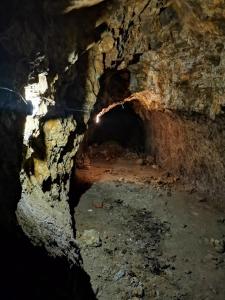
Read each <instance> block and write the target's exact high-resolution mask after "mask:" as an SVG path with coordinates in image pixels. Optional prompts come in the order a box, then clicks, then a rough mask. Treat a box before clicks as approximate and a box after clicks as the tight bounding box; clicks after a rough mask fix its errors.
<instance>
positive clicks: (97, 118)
mask: <svg viewBox="0 0 225 300" xmlns="http://www.w3.org/2000/svg"><path fill="white" fill-rule="evenodd" d="M95 122H96V123H97V124H98V123H99V122H100V116H99V115H97V116H96V119H95Z"/></svg>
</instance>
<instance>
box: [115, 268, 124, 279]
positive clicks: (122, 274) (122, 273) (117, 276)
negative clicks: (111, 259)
mask: <svg viewBox="0 0 225 300" xmlns="http://www.w3.org/2000/svg"><path fill="white" fill-rule="evenodd" d="M125 275H126V272H125V270H120V271H119V272H117V273H116V274H115V275H114V277H113V280H114V281H118V280H120V279H121V278H123V277H124V276H125Z"/></svg>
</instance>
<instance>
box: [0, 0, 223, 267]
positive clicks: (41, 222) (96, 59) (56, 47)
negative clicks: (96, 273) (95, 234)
mask: <svg viewBox="0 0 225 300" xmlns="http://www.w3.org/2000/svg"><path fill="white" fill-rule="evenodd" d="M81 8H82V9H81ZM224 8H225V7H224V1H220V0H217V1H205V0H204V1H203V0H196V1H191V0H190V1H189V0H185V1H179V0H173V1H166V0H164V1H163V0H161V1H159V0H144V1H143V0H138V1H134V0H121V1H106V0H105V1H101V0H90V1H87V0H83V1H81V0H71V1H69V0H67V1H66V0H64V1H59V0H58V1H54V3H53V1H50V0H45V1H29V3H27V2H26V1H25V0H22V1H17V0H14V1H11V3H10V4H9V3H6V1H4V4H3V10H2V11H3V13H2V16H1V18H0V20H1V21H0V37H1V39H0V70H1V72H0V83H1V85H3V86H7V87H10V88H12V89H14V90H17V91H19V92H20V93H24V92H23V91H24V88H25V87H29V86H31V85H32V84H37V87H38V90H37V93H36V94H35V95H34V93H30V95H31V98H32V99H28V100H31V101H32V102H33V105H34V106H35V105H36V106H35V113H34V114H33V116H31V117H27V123H26V125H25V137H24V149H25V151H24V153H23V156H24V157H23V166H22V169H21V174H20V179H21V185H22V196H21V200H20V202H19V204H18V209H17V219H18V222H19V224H20V225H21V227H22V228H23V230H24V232H25V233H26V235H28V236H29V238H30V239H31V241H32V242H33V243H34V244H38V245H43V246H45V248H46V249H47V250H48V252H49V253H50V254H52V255H54V256H63V255H65V256H66V257H67V258H68V259H69V260H70V261H73V262H75V261H78V260H79V255H78V254H77V253H78V251H77V247H76V244H75V235H74V224H73V222H72V218H71V211H70V205H69V197H68V194H69V182H70V175H71V170H72V167H73V163H72V162H73V157H74V155H75V153H76V151H77V148H78V146H79V144H80V142H81V140H82V138H83V134H84V133H85V131H86V129H87V123H88V120H89V118H90V116H91V114H92V111H93V110H94V105H95V103H96V106H95V109H96V111H98V110H100V109H101V108H103V107H105V106H108V105H110V104H112V103H114V102H118V101H121V100H124V99H125V98H127V97H129V96H131V95H134V97H137V100H138V101H139V103H140V105H139V106H137V107H136V108H135V109H136V110H137V112H138V113H139V114H140V116H141V117H142V118H143V119H144V120H145V122H146V128H149V126H150V125H151V122H153V121H154V124H153V126H150V127H151V128H150V129H149V135H150V134H152V135H153V133H152V131H154V128H156V127H157V124H156V123H157V122H158V121H159V120H158V118H157V116H155V115H151V114H150V112H151V111H152V110H160V111H161V112H162V113H163V112H165V110H166V111H167V112H171V111H172V112H175V113H174V114H173V116H176V112H179V114H185V118H182V117H181V118H178V119H177V120H176V121H174V119H173V118H172V117H168V118H167V117H165V116H164V117H163V118H164V119H165V120H166V124H167V123H169V126H170V125H171V128H173V129H174V130H171V131H170V133H171V136H172V140H176V129H177V128H178V127H179V126H180V127H179V128H183V129H184V130H185V134H184V135H183V137H184V138H186V139H188V138H190V139H192V137H194V136H196V132H195V130H197V129H196V127H198V126H200V127H201V129H200V130H199V132H197V133H198V134H197V136H198V137H199V138H198V140H197V141H196V139H194V142H193V143H191V147H192V153H191V157H192V158H195V160H193V161H192V162H193V164H191V166H193V168H192V169H191V170H190V168H187V166H189V162H188V159H187V158H186V157H184V154H185V153H189V152H188V151H189V149H190V144H189V143H187V141H186V140H185V141H184V142H183V143H182V147H181V148H182V149H180V150H179V149H176V151H177V152H176V151H175V153H181V156H180V160H183V162H184V164H183V168H182V172H183V174H184V176H189V177H193V178H194V180H196V179H198V178H197V177H198V176H200V175H201V174H200V175H199V173H198V172H196V170H199V169H201V165H202V162H203V161H204V163H205V165H204V170H205V172H206V173H207V174H209V173H212V175H213V176H206V178H207V179H206V180H205V181H204V182H203V185H204V184H205V185H209V184H212V189H213V188H215V189H218V184H217V185H216V184H215V182H212V178H213V177H214V178H217V179H219V182H220V184H221V185H222V184H223V181H224V178H222V177H221V176H220V175H219V174H224V173H225V172H224V170H225V166H224V159H225V157H224V151H222V149H223V148H224V143H223V142H222V141H223V140H224V129H223V128H224V107H225V102H224V101H225V100H224V99H225V83H224V80H223V74H224V72H225V52H224V44H225V26H224V24H225V15H224ZM2 74H4V76H3V75H2ZM40 78H42V79H43V78H45V79H43V80H44V81H43V82H42V84H43V85H44V88H43V89H42V88H41V86H40ZM42 87H43V86H42ZM193 115H195V116H196V118H197V119H198V117H199V118H202V117H203V118H204V120H205V122H206V123H207V122H208V124H209V125H208V126H211V125H210V124H218V126H217V125H215V126H214V127H213V128H214V129H213V130H212V131H210V132H211V134H213V135H214V136H213V138H212V139H211V138H210V136H207V147H206V146H205V137H204V136H205V135H206V132H205V131H207V126H206V127H204V125H203V124H202V121H201V122H200V123H201V124H199V123H198V122H197V121H195V120H193ZM170 116H171V115H170ZM163 118H162V119H163ZM170 118H171V120H170ZM174 118H175V117H174ZM187 119H188V120H187ZM149 120H150V122H149V123H148V121H149ZM168 120H170V121H168ZM201 120H203V119H201ZM4 122H5V121H4ZM187 124H189V125H187ZM200 127H199V128H200ZM151 130H152V131H151ZM178 131H179V130H178ZM179 132H180V131H179ZM159 133H160V130H159V131H158V132H157V130H155V131H154V136H155V137H156V139H155V144H154V145H155V148H157V149H155V152H156V153H158V157H159V159H158V160H159V162H160V161H161V162H162V161H164V160H165V159H170V161H169V162H168V165H169V166H171V164H172V161H171V157H172V156H171V155H167V157H165V154H166V153H169V152H170V150H171V149H172V148H173V147H172V146H171V144H168V146H167V148H166V149H165V147H164V145H162V144H159V143H158V141H159V140H160V139H159V137H158V134H159ZM159 135H160V134H159ZM180 135H181V134H180ZM163 136H164V137H165V141H166V140H167V138H168V137H167V135H166V133H165V134H164V135H163ZM196 143H198V147H194V146H193V145H195V144H196ZM165 144H166V143H165ZM9 147H10V145H9ZM196 149H198V152H201V157H200V156H198V155H196V153H195V151H196ZM209 149H210V151H208V150H209ZM178 150H179V151H178ZM15 152H16V153H15V155H16V157H17V158H18V157H20V156H21V151H20V150H16V151H15ZM210 160H213V161H215V164H214V163H212V164H209V163H208V161H210ZM17 161H19V159H18V160H17ZM214 166H217V168H216V169H215V167H214ZM195 167H196V168H195ZM18 168H19V163H18ZM19 169H20V168H19ZM178 169H179V168H177V170H174V172H178ZM179 172H180V171H179ZM18 173H19V172H17V177H18ZM17 179H18V178H17ZM6 201H7V199H6Z"/></svg>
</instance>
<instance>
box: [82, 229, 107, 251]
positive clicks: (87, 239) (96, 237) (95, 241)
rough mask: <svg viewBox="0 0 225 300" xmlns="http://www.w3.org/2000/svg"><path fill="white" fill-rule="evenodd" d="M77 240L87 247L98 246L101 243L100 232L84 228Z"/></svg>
mask: <svg viewBox="0 0 225 300" xmlns="http://www.w3.org/2000/svg"><path fill="white" fill-rule="evenodd" d="M79 242H80V243H81V244H82V245H83V246H88V247H100V246H101V245H102V241H101V238H100V233H99V232H98V231H96V230H94V229H90V230H85V231H84V232H83V234H82V235H81V237H80V239H79Z"/></svg>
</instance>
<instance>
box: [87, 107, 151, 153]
mask: <svg viewBox="0 0 225 300" xmlns="http://www.w3.org/2000/svg"><path fill="white" fill-rule="evenodd" d="M110 141H114V142H117V143H118V144H119V145H121V146H122V147H124V148H128V149H130V150H132V151H135V152H143V151H144V144H145V132H144V126H143V123H142V120H141V119H140V117H139V116H138V115H137V114H136V113H135V112H134V110H133V109H132V104H130V103H126V104H124V105H120V106H118V107H115V108H114V109H112V110H110V111H109V112H107V113H106V114H104V115H103V116H102V117H101V119H100V122H99V123H98V124H96V125H95V126H93V127H92V129H90V131H89V134H88V138H87V144H88V145H91V144H102V143H105V142H110Z"/></svg>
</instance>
